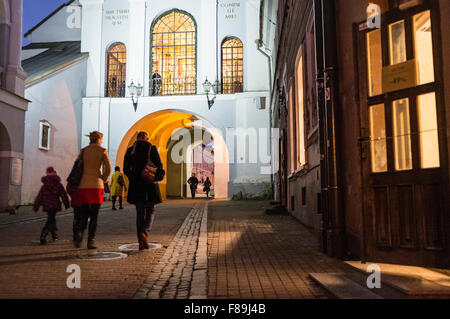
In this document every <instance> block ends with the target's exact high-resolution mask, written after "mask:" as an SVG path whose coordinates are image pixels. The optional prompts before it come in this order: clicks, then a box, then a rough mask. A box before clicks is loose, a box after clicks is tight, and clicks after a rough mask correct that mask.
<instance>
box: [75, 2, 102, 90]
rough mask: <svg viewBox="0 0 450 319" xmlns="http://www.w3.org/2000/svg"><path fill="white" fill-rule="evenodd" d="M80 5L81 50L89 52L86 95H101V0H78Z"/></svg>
mask: <svg viewBox="0 0 450 319" xmlns="http://www.w3.org/2000/svg"><path fill="white" fill-rule="evenodd" d="M80 4H81V5H82V23H81V52H87V53H89V59H88V63H87V81H86V96H87V97H101V96H103V92H100V88H101V85H100V83H101V81H103V79H104V76H103V74H101V72H100V71H101V66H102V61H101V56H102V52H101V50H102V21H103V0H80Z"/></svg>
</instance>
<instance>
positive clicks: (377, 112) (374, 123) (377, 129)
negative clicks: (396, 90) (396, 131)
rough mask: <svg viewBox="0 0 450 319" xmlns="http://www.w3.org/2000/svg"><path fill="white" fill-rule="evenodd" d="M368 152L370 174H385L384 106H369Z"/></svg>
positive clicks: (386, 168) (386, 167)
mask: <svg viewBox="0 0 450 319" xmlns="http://www.w3.org/2000/svg"><path fill="white" fill-rule="evenodd" d="M369 115H370V136H371V137H370V150H371V155H372V156H371V158H372V172H373V173H381V172H387V170H388V164H387V144H386V121H385V110H384V104H378V105H372V106H370V112H369Z"/></svg>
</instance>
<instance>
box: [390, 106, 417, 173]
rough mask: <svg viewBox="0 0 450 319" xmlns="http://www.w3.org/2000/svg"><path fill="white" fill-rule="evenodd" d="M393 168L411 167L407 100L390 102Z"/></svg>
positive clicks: (401, 169) (404, 168) (405, 168)
mask: <svg viewBox="0 0 450 319" xmlns="http://www.w3.org/2000/svg"><path fill="white" fill-rule="evenodd" d="M392 114H393V119H392V123H393V134H394V154H395V170H396V171H404V170H409V169H412V154H411V126H410V119H409V100H408V99H401V100H396V101H394V102H393V104H392Z"/></svg>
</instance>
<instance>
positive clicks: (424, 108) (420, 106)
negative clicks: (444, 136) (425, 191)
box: [417, 92, 440, 168]
mask: <svg viewBox="0 0 450 319" xmlns="http://www.w3.org/2000/svg"><path fill="white" fill-rule="evenodd" d="M417 116H418V124H419V140H420V162H421V167H422V168H435V167H439V166H440V160H439V138H438V125H437V114H436V93H434V92H433V93H428V94H424V95H419V97H418V100H417Z"/></svg>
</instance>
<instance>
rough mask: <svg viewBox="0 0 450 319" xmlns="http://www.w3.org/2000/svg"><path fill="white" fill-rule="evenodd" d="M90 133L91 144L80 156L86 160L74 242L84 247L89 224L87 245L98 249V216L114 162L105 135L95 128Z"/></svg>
mask: <svg viewBox="0 0 450 319" xmlns="http://www.w3.org/2000/svg"><path fill="white" fill-rule="evenodd" d="M88 136H89V140H90V144H89V146H88V147H86V148H84V149H83V150H82V151H81V153H80V155H79V157H80V158H81V159H82V161H83V176H82V177H81V182H80V185H79V186H78V188H77V190H76V193H75V195H74V196H75V200H76V201H77V202H78V203H80V205H81V208H80V212H79V213H80V217H79V223H78V225H77V226H76V228H77V230H76V235H75V236H74V237H75V238H74V239H75V241H74V243H75V247H77V248H79V247H81V243H82V241H83V233H84V231H85V230H86V227H87V226H88V224H89V228H88V243H87V248H88V249H97V247H96V246H95V234H96V232H97V219H98V213H99V210H100V207H101V205H102V203H103V193H104V188H105V183H107V181H108V178H109V174H111V163H110V161H109V155H108V150H107V149H105V148H103V147H102V146H101V145H102V143H103V134H102V133H100V132H97V131H94V132H92V133H90V134H89V135H88Z"/></svg>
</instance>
